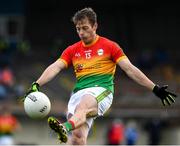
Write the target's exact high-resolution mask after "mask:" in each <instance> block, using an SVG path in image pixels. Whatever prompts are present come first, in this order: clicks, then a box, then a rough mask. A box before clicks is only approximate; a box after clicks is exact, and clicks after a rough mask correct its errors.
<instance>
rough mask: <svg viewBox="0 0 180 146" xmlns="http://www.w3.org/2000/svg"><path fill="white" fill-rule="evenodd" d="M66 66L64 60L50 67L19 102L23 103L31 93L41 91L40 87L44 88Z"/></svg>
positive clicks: (59, 60)
mask: <svg viewBox="0 0 180 146" xmlns="http://www.w3.org/2000/svg"><path fill="white" fill-rule="evenodd" d="M66 66H67V65H66V63H65V62H64V61H63V60H62V59H58V60H57V61H55V62H54V63H52V64H51V65H49V66H48V67H47V68H46V69H45V70H44V72H43V73H42V75H41V76H40V78H39V79H38V80H37V81H36V82H33V83H32V84H31V87H30V88H29V89H28V91H27V92H26V93H25V95H24V96H23V97H20V98H19V99H18V100H19V101H20V102H23V101H24V99H25V98H26V96H27V95H28V94H30V93H31V92H36V91H39V86H42V85H44V84H46V83H47V82H49V81H50V80H52V79H53V78H54V77H55V76H56V75H57V74H58V73H59V72H60V71H61V70H62V69H63V68H65V67H66Z"/></svg>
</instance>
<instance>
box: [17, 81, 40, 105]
mask: <svg viewBox="0 0 180 146" xmlns="http://www.w3.org/2000/svg"><path fill="white" fill-rule="evenodd" d="M36 91H39V84H38V83H36V82H33V83H32V84H31V87H30V88H29V89H28V91H27V92H26V93H25V95H24V96H23V97H21V98H20V99H19V100H20V101H21V102H24V100H25V98H26V96H27V95H28V94H30V93H32V92H36Z"/></svg>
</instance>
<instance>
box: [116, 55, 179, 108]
mask: <svg viewBox="0 0 180 146" xmlns="http://www.w3.org/2000/svg"><path fill="white" fill-rule="evenodd" d="M117 64H118V65H119V66H120V67H121V69H122V70H123V71H125V73H126V74H127V75H128V76H129V77H130V78H131V79H133V80H134V81H135V82H137V83H138V84H140V85H142V86H144V87H146V88H148V89H149V90H150V91H153V93H154V94H155V95H156V96H157V97H159V98H160V99H161V100H162V103H163V105H167V104H168V105H171V103H174V102H175V100H174V97H176V96H177V95H175V94H174V93H171V92H169V91H167V90H166V89H167V87H168V86H167V85H165V86H162V87H160V86H158V85H156V84H155V83H153V82H152V81H151V80H150V79H149V78H148V77H147V76H146V75H145V74H144V73H143V72H142V71H141V70H139V69H138V68H137V67H136V66H134V65H133V64H132V63H131V62H130V60H129V59H128V58H124V59H122V60H120V61H119V62H118V63H117Z"/></svg>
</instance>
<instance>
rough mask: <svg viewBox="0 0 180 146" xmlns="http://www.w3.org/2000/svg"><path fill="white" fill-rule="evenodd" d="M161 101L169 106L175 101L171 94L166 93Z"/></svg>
mask: <svg viewBox="0 0 180 146" xmlns="http://www.w3.org/2000/svg"><path fill="white" fill-rule="evenodd" d="M162 103H163V105H164V106H166V105H169V106H170V105H171V104H172V103H175V100H174V98H173V96H171V95H168V96H166V98H164V99H163V100H162Z"/></svg>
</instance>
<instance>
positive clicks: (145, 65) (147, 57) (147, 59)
mask: <svg viewBox="0 0 180 146" xmlns="http://www.w3.org/2000/svg"><path fill="white" fill-rule="evenodd" d="M153 65H154V59H153V52H152V50H151V49H144V50H142V51H141V53H140V56H139V57H138V67H139V68H141V69H144V70H150V69H152V68H153Z"/></svg>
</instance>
